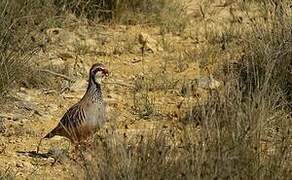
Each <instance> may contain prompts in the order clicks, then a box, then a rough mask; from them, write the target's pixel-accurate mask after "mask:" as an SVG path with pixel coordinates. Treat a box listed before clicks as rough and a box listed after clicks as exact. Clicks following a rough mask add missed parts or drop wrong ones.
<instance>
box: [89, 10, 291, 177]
mask: <svg viewBox="0 0 292 180" xmlns="http://www.w3.org/2000/svg"><path fill="white" fill-rule="evenodd" d="M267 6H268V5H267ZM287 14H289V13H287ZM272 18H273V19H272V20H271V24H270V23H266V24H262V22H255V21H253V23H252V24H251V26H250V27H249V28H248V29H251V32H248V33H242V34H236V36H238V35H239V36H240V37H241V40H242V42H243V44H241V45H243V47H244V48H243V49H244V56H242V57H241V59H240V60H239V61H237V62H236V63H234V62H233V63H228V62H227V63H225V64H224V65H223V67H224V68H223V70H224V71H223V72H222V71H221V72H220V73H221V74H223V76H224V84H225V86H224V88H223V90H221V91H210V94H209V97H208V99H207V101H206V102H205V103H203V104H200V105H196V104H193V108H192V111H191V112H189V113H187V114H186V116H185V118H183V119H182V122H183V125H182V126H183V128H182V129H181V131H179V132H177V134H174V133H173V132H172V131H171V130H165V129H163V128H161V129H156V130H154V131H153V132H152V133H150V134H149V135H148V136H147V137H146V136H145V137H144V136H141V137H136V138H135V139H130V140H129V139H128V140H125V139H123V138H121V137H120V136H118V135H115V133H114V135H107V137H106V138H105V139H103V140H102V141H97V146H96V150H95V151H94V152H93V154H97V157H95V156H93V160H91V161H90V162H89V161H88V160H85V164H86V165H85V166H86V168H85V174H86V177H87V178H88V179H194V178H196V179H289V177H291V175H292V170H291V167H292V166H291V162H292V159H291V157H292V156H291V155H292V142H291V139H292V135H291V128H292V126H291V120H292V117H291V89H292V88H291V78H290V77H291V71H292V70H291V67H292V66H291V58H290V57H291V49H292V47H291V42H292V39H291V37H292V36H291V31H290V30H291V23H290V22H291V16H290V15H283V14H282V15H281V16H280V17H277V16H273V17H272ZM236 36H235V37H236ZM229 37H232V34H230V32H226V34H225V35H224V36H219V37H217V39H219V40H220V39H222V41H224V42H221V40H220V42H219V43H227V44H228V43H230V42H231V40H229ZM232 38H234V37H232ZM213 39H214V37H213ZM215 40H216V38H215ZM214 43H216V44H218V42H217V41H216V42H214ZM216 54H217V55H220V53H216ZM155 77H157V76H155ZM157 79H160V78H157ZM157 79H156V81H157ZM139 80H140V81H136V83H137V87H140V88H138V90H137V92H139V90H142V89H143V87H145V86H146V90H148V91H149V88H148V89H147V87H150V86H152V87H155V85H156V84H155V83H156V81H155V82H154V81H153V82H151V81H149V80H147V79H139ZM144 89H145V88H144ZM148 91H144V92H146V98H148V99H149V97H148V96H147V93H149V92H148ZM140 100H143V98H140ZM143 102H144V104H143ZM143 102H142V105H140V106H139V107H144V108H141V109H143V110H142V111H141V109H139V110H140V111H141V112H140V113H139V114H143V113H142V112H144V111H147V112H153V111H155V107H154V110H153V107H152V106H151V108H146V107H149V106H148V105H149V100H146V101H143ZM145 109H146V110H145ZM198 125H199V126H198ZM172 128H173V129H175V127H172ZM198 129H199V134H196V133H194V132H195V131H196V130H198ZM175 130H176V129H175ZM174 136H178V137H181V141H180V142H179V143H178V141H171V139H172V138H173V137H174ZM194 139H196V141H194Z"/></svg>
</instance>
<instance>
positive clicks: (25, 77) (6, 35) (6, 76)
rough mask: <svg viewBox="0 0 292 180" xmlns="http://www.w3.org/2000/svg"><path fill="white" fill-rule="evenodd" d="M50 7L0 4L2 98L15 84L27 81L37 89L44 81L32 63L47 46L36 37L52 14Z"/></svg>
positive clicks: (29, 3) (15, 2) (14, 0)
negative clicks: (37, 54)
mask: <svg viewBox="0 0 292 180" xmlns="http://www.w3.org/2000/svg"><path fill="white" fill-rule="evenodd" d="M46 3H48V4H49V2H46ZM46 3H45V2H43V1H33V2H32V1H29V0H26V1H19V0H12V1H1V2H0V95H2V94H3V93H4V92H5V91H6V90H7V89H9V87H11V86H12V85H13V84H15V83H19V82H24V81H26V82H25V83H32V84H33V85H36V84H35V83H39V82H41V81H43V80H38V79H41V78H40V76H41V73H38V71H35V69H34V66H33V64H32V62H31V61H30V59H31V57H32V56H33V55H34V54H35V53H36V52H37V51H39V50H40V49H41V48H42V45H43V44H42V43H40V42H37V41H36V39H35V36H36V33H38V32H37V29H38V28H39V29H41V25H42V22H43V21H44V19H46V16H47V15H48V14H49V13H50V11H51V10H50V9H49V6H48V4H46ZM46 8H48V9H46ZM36 27H37V28H36Z"/></svg>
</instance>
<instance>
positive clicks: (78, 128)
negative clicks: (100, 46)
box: [37, 63, 109, 152]
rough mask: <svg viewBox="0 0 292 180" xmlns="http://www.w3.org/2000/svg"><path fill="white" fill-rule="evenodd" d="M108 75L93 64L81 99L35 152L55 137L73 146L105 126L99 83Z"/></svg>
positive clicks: (101, 65) (96, 64) (46, 136)
mask: <svg viewBox="0 0 292 180" xmlns="http://www.w3.org/2000/svg"><path fill="white" fill-rule="evenodd" d="M108 75H109V71H108V70H107V68H106V67H105V66H104V65H103V64H101V63H95V64H93V65H92V67H91V68H90V70H89V82H88V87H87V90H86V92H85V94H84V95H83V97H82V98H81V99H80V100H79V102H77V103H76V104H74V105H73V106H72V107H71V108H69V109H68V111H67V112H66V113H65V114H64V115H63V117H62V118H61V120H60V121H59V123H58V125H57V126H56V127H55V128H54V129H53V130H51V131H50V132H49V133H48V134H47V135H45V136H44V137H42V138H41V140H40V141H39V144H38V146H37V152H39V147H40V145H41V142H42V140H43V139H50V138H52V137H54V136H56V135H58V136H63V137H66V138H68V139H69V140H70V141H71V142H72V143H73V144H75V145H76V144H79V143H80V142H82V141H83V140H86V139H88V138H89V137H90V136H91V135H93V134H94V132H96V130H98V129H99V128H101V127H102V126H104V124H105V121H106V120H105V119H106V117H105V108H106V105H105V102H104V101H103V96H102V92H101V81H102V79H103V78H104V77H107V76H108Z"/></svg>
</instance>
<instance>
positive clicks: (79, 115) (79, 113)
mask: <svg viewBox="0 0 292 180" xmlns="http://www.w3.org/2000/svg"><path fill="white" fill-rule="evenodd" d="M85 119H86V114H85V112H84V108H83V107H82V106H81V105H80V104H78V103H77V104H75V105H74V106H72V107H71V108H70V109H69V110H68V111H67V112H66V113H65V114H64V116H63V117H62V119H61V120H60V122H59V124H58V127H59V128H63V129H65V130H66V129H68V130H70V129H73V128H74V129H76V128H77V127H78V126H80V125H81V124H82V123H83V122H84V121H85Z"/></svg>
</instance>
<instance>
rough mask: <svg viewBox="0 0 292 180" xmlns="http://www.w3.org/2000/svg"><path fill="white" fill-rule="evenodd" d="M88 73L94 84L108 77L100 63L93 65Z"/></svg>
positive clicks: (107, 72) (106, 71)
mask: <svg viewBox="0 0 292 180" xmlns="http://www.w3.org/2000/svg"><path fill="white" fill-rule="evenodd" d="M89 73H90V74H89V75H90V78H91V79H93V80H94V82H96V83H100V82H101V80H102V79H103V78H104V77H106V76H108V75H109V71H108V70H107V69H106V67H105V66H104V65H103V64H101V63H96V64H93V65H92V67H91V68H90V72H89Z"/></svg>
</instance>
